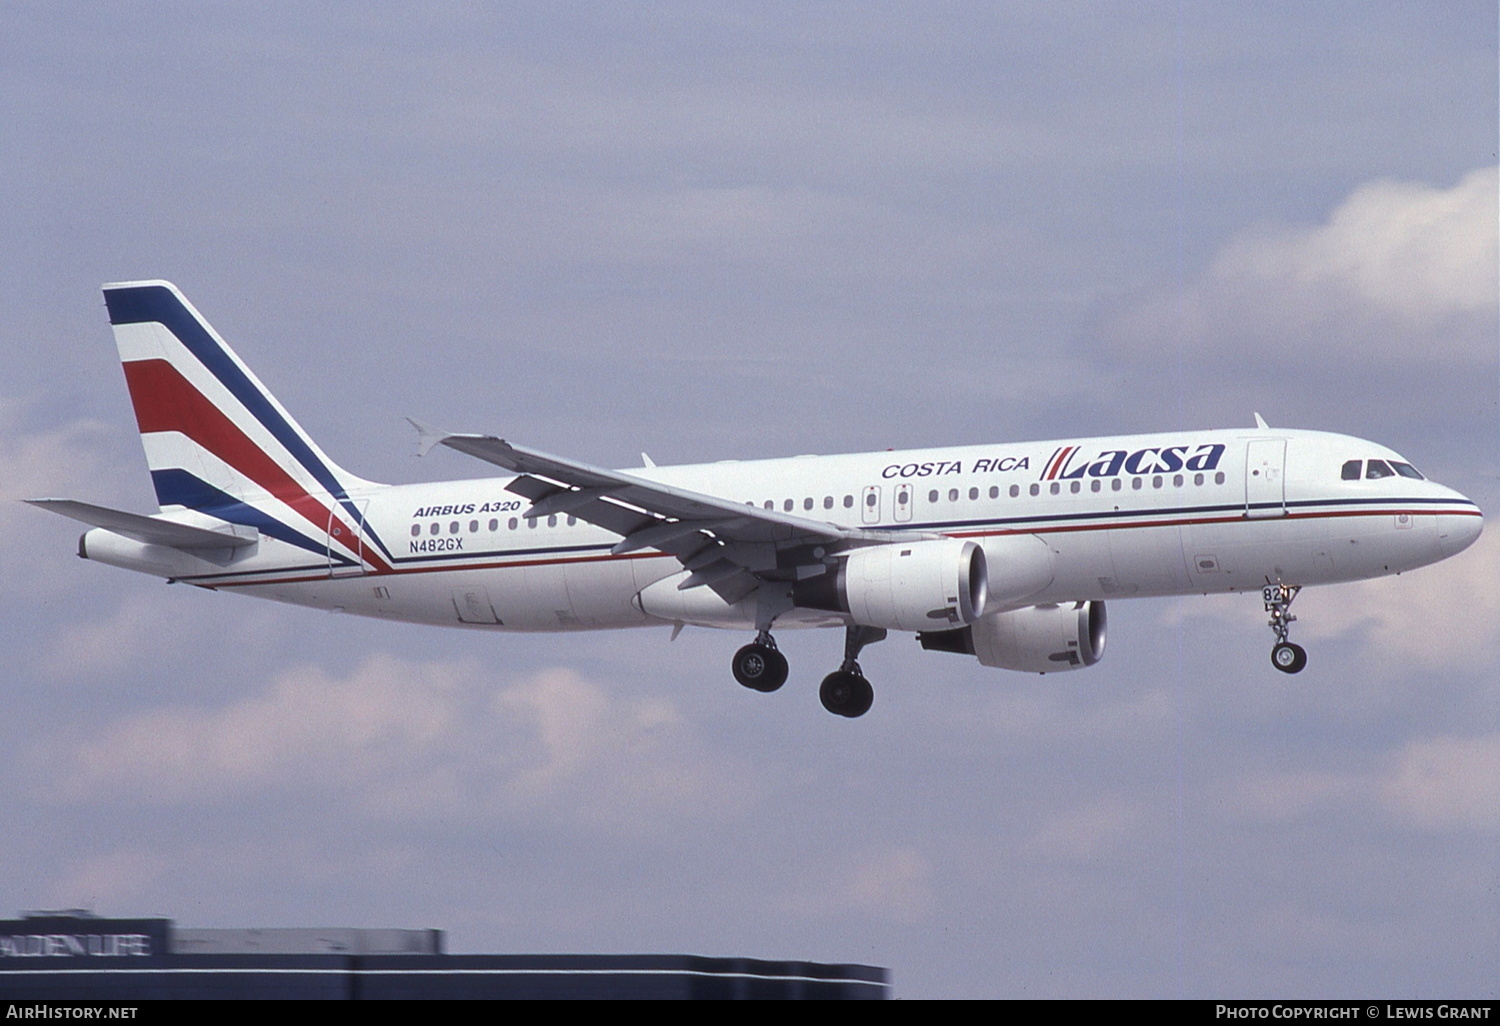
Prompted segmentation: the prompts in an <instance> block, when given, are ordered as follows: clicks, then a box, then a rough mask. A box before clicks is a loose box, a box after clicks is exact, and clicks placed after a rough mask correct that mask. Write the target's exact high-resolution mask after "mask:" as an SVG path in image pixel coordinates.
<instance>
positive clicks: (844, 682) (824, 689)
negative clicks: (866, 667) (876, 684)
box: [818, 670, 875, 719]
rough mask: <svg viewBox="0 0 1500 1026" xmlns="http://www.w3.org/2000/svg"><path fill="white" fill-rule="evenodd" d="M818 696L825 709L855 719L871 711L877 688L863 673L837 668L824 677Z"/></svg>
mask: <svg viewBox="0 0 1500 1026" xmlns="http://www.w3.org/2000/svg"><path fill="white" fill-rule="evenodd" d="M818 698H819V699H820V700H821V701H822V702H823V708H824V709H827V710H828V711H829V712H831V713H833V714H834V715H836V716H847V717H849V718H850V719H853V718H854V717H856V716H863V715H864V714H865V713H867V712H869V711H870V706H871V705H873V704H874V703H875V689H874V688H873V687H871V686H870V682H869V681H868V680H866V679H865V678H864V675H863V674H859V673H849V672H848V671H846V670H835V671H834V672H832V673H830V674H829V675H828V676H826V677H824V678H823V684H822V686H820V687H819V688H818Z"/></svg>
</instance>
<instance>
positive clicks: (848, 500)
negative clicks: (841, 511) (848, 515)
mask: <svg viewBox="0 0 1500 1026" xmlns="http://www.w3.org/2000/svg"><path fill="white" fill-rule="evenodd" d="M844 508H845V509H853V508H854V496H852V495H846V496H844Z"/></svg>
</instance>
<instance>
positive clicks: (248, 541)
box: [26, 499, 260, 549]
mask: <svg viewBox="0 0 1500 1026" xmlns="http://www.w3.org/2000/svg"><path fill="white" fill-rule="evenodd" d="M26 502H27V503H28V504H29V505H32V506H38V507H40V508H42V509H46V510H51V511H52V512H53V513H60V514H62V515H63V516H65V517H69V518H71V519H73V520H79V521H82V522H83V523H85V524H88V525H90V526H92V527H102V528H104V529H105V530H106V531H113V532H114V533H115V534H120V535H124V536H125V537H126V538H133V539H135V540H136V541H138V542H144V543H145V544H147V545H166V546H170V547H171V548H174V549H237V548H242V547H244V546H246V545H254V544H255V543H256V541H257V540H258V539H259V538H260V532H259V531H257V530H256V529H255V528H253V527H244V526H242V525H240V524H225V525H224V526H223V527H222V528H217V529H215V528H207V527H193V526H191V525H190V524H179V523H177V522H176V521H172V520H161V519H159V518H157V517H148V516H142V515H141V514H139V513H126V512H125V511H123V510H118V509H109V508H108V507H106V506H95V505H92V504H91V503H87V502H76V501H74V500H73V499H27V500H26Z"/></svg>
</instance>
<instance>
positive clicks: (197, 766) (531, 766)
mask: <svg viewBox="0 0 1500 1026" xmlns="http://www.w3.org/2000/svg"><path fill="white" fill-rule="evenodd" d="M41 749H43V750H44V751H43V750H39V751H37V752H34V753H33V755H32V757H33V758H39V757H46V758H47V759H48V760H49V761H55V762H56V764H58V765H62V766H66V767H67V770H66V771H65V772H64V773H63V774H62V775H61V777H60V779H59V780H58V782H57V783H56V785H55V790H54V796H55V797H56V798H58V799H60V800H62V801H65V802H70V803H73V802H77V803H97V802H101V801H103V802H108V801H116V800H122V799H123V800H127V801H130V802H134V803H143V804H182V803H194V802H212V801H216V800H221V799H223V798H226V797H228V796H238V797H240V798H243V797H245V796H251V797H255V796H259V797H272V798H278V797H279V796H284V795H287V794H295V795H297V796H298V797H299V799H301V798H306V797H308V796H310V795H314V794H321V795H323V796H324V797H325V798H332V799H337V800H338V801H339V802H340V803H341V804H343V805H348V806H353V807H355V808H357V809H359V810H360V811H361V812H362V813H363V815H365V816H366V817H368V818H371V819H375V820H390V819H396V820H414V819H416V820H420V819H431V818H434V817H451V816H453V815H455V814H461V815H462V816H464V817H466V818H477V819H481V820H482V819H484V818H487V817H488V818H496V817H499V818H508V817H509V818H513V817H516V816H524V815H528V814H530V813H531V812H532V811H534V810H544V811H547V812H548V813H549V814H551V815H561V816H564V817H566V818H568V819H571V820H573V821H575V822H579V823H583V824H586V825H589V826H592V827H594V828H599V829H604V830H608V831H613V832H626V833H630V832H634V831H639V830H650V829H653V825H654V824H657V823H659V821H660V820H661V819H662V818H664V817H667V818H670V817H672V816H677V815H683V816H692V817H694V818H703V817H704V816H707V817H709V818H714V817H716V816H719V815H722V814H724V813H725V812H726V811H728V810H734V809H739V808H742V807H743V805H744V803H745V802H746V801H749V800H751V799H750V796H751V795H752V793H753V791H754V789H753V788H748V787H746V786H744V784H743V780H745V779H750V777H749V775H748V774H747V773H745V772H743V770H742V769H740V770H737V769H735V768H734V767H730V766H726V765H725V764H724V759H723V758H722V757H721V756H717V755H715V754H714V753H711V752H708V751H706V750H705V748H704V746H703V744H702V742H701V741H699V739H698V738H696V737H695V736H694V734H693V732H692V730H691V729H690V727H689V726H688V724H687V723H686V722H685V721H684V719H683V717H682V716H681V715H680V714H679V713H678V711H677V710H676V708H675V707H674V706H673V705H672V704H671V703H670V702H668V701H665V700H663V699H659V698H622V697H620V696H618V695H614V694H611V693H610V692H608V691H607V690H606V689H604V688H602V687H599V686H598V685H596V684H593V683H591V682H589V681H586V680H584V679H583V678H581V677H579V676H578V675H576V674H573V673H571V672H568V671H563V670H552V671H546V672H543V673H540V674H537V675H535V676H532V677H529V678H526V679H523V680H519V681H506V680H505V679H504V678H503V677H501V676H500V675H496V674H493V673H490V672H487V671H485V670H482V669H480V668H478V667H476V666H474V665H469V664H461V663H418V662H411V661H406V660H401V659H396V658H393V657H390V656H384V655H377V656H372V657H370V658H369V659H367V660H365V662H364V663H363V664H361V665H360V666H358V667H356V668H354V669H353V670H352V671H351V672H350V673H349V674H348V675H347V676H345V677H342V678H339V677H332V676H330V675H328V674H327V673H325V672H324V671H322V670H320V669H318V668H316V667H301V668H297V669H292V670H288V671H285V672H283V673H282V674H280V675H279V676H278V677H277V678H276V679H275V680H274V681H272V682H271V683H270V684H269V686H268V687H266V688H265V689H264V690H262V691H260V692H258V693H256V694H253V695H248V696H246V697H244V698H243V699H241V700H240V701H238V702H235V703H233V704H231V705H228V706H224V707H218V708H208V707H188V706H175V707H166V708H160V709H154V710H151V711H148V712H142V713H136V714H133V715H130V716H127V717H125V718H123V719H121V720H119V721H117V722H115V723H114V724H113V725H111V726H109V727H107V728H105V729H103V730H102V731H101V732H99V734H98V735H97V736H94V737H90V738H83V739H79V738H71V739H70V738H53V739H51V740H49V741H47V742H46V743H44V745H42V746H41ZM704 810H709V811H707V812H705V811H704Z"/></svg>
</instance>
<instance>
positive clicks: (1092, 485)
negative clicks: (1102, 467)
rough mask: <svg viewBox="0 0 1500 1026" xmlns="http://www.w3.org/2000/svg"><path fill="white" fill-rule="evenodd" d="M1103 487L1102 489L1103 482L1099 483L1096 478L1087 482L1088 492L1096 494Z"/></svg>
mask: <svg viewBox="0 0 1500 1026" xmlns="http://www.w3.org/2000/svg"><path fill="white" fill-rule="evenodd" d="M1103 487H1104V482H1103V481H1100V480H1099V479H1098V478H1097V477H1096V478H1094V479H1093V480H1092V481H1090V482H1089V490H1090V491H1095V492H1097V491H1098V490H1099V489H1101V488H1103Z"/></svg>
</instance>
